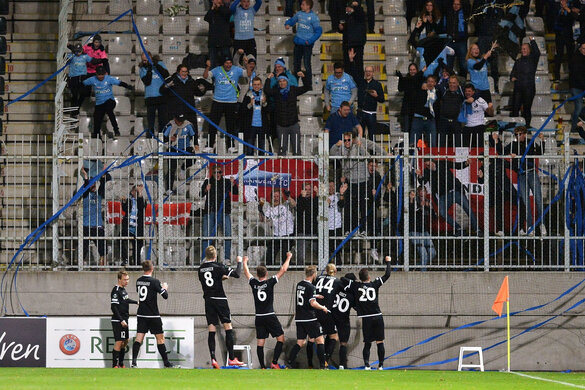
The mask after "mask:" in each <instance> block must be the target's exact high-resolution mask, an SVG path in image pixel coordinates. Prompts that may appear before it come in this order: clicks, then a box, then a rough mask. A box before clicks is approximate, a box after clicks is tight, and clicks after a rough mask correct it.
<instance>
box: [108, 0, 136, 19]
mask: <svg viewBox="0 0 585 390" xmlns="http://www.w3.org/2000/svg"><path fill="white" fill-rule="evenodd" d="M108 8H109V10H108V12H109V14H110V15H115V16H117V15H119V14H121V13H123V12H126V11H128V10H129V9H131V8H132V0H110V4H109V7H108Z"/></svg>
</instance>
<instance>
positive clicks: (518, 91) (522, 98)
mask: <svg viewBox="0 0 585 390" xmlns="http://www.w3.org/2000/svg"><path fill="white" fill-rule="evenodd" d="M521 52H522V56H521V57H520V58H518V59H517V60H516V62H515V63H514V67H513V68H512V72H511V73H510V80H512V81H513V82H514V92H513V95H512V116H518V113H519V111H520V106H522V116H523V117H524V119H525V120H526V127H530V120H531V119H532V111H531V109H532V101H533V100H534V95H536V84H535V80H534V79H535V76H536V68H537V67H538V59H539V58H540V50H539V49H538V45H537V44H536V41H535V40H534V37H530V44H527V43H525V44H523V45H522V48H521Z"/></svg>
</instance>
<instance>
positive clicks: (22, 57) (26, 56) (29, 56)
mask: <svg viewBox="0 0 585 390" xmlns="http://www.w3.org/2000/svg"><path fill="white" fill-rule="evenodd" d="M19 42H22V41H19ZM4 58H5V59H6V61H7V62H13V61H27V62H28V61H46V62H53V63H55V64H56V62H55V53H54V52H45V53H14V52H12V53H7V54H6V55H5V56H4ZM55 66H56V65H55Z"/></svg>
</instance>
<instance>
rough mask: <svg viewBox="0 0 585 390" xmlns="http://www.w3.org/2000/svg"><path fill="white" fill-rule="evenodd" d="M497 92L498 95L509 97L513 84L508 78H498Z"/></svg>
mask: <svg viewBox="0 0 585 390" xmlns="http://www.w3.org/2000/svg"><path fill="white" fill-rule="evenodd" d="M498 90H499V91H500V95H511V94H512V92H513V91H514V83H513V82H511V81H510V79H508V78H505V77H500V79H499V80H498Z"/></svg>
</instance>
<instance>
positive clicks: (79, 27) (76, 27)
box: [70, 17, 132, 34]
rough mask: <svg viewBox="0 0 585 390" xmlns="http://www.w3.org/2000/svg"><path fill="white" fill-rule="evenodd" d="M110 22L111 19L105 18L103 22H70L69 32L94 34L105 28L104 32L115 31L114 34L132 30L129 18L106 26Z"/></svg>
mask: <svg viewBox="0 0 585 390" xmlns="http://www.w3.org/2000/svg"><path fill="white" fill-rule="evenodd" d="M110 20H112V18H111V17H107V18H105V20H98V21H70V23H71V31H74V32H94V31H98V30H100V29H102V28H105V30H107V31H116V32H124V31H131V30H132V23H131V22H130V18H128V19H122V20H119V21H117V22H114V23H112V24H110V25H108V26H106V25H107V24H108V22H109V21H110ZM104 34H105V33H104Z"/></svg>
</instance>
